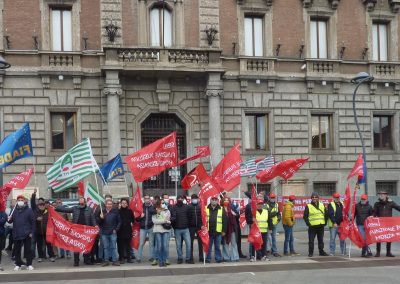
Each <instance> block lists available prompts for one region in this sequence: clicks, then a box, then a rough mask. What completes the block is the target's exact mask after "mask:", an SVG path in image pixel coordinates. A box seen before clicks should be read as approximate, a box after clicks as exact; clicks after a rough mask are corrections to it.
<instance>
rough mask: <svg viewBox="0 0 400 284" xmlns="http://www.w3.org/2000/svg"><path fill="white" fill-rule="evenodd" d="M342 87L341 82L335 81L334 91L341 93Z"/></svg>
mask: <svg viewBox="0 0 400 284" xmlns="http://www.w3.org/2000/svg"><path fill="white" fill-rule="evenodd" d="M340 87H341V84H340V82H333V93H334V94H339V90H340Z"/></svg>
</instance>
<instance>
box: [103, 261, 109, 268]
mask: <svg viewBox="0 0 400 284" xmlns="http://www.w3.org/2000/svg"><path fill="white" fill-rule="evenodd" d="M109 265H110V263H109V262H108V261H106V262H104V263H103V264H102V265H101V266H103V267H105V266H109Z"/></svg>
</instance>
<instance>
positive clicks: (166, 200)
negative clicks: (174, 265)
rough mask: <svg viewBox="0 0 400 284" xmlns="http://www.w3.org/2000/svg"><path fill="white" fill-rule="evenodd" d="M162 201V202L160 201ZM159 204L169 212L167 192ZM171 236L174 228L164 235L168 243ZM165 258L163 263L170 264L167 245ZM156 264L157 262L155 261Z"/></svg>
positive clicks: (169, 205)
mask: <svg viewBox="0 0 400 284" xmlns="http://www.w3.org/2000/svg"><path fill="white" fill-rule="evenodd" d="M162 201H164V202H162ZM161 206H166V208H167V209H168V211H169V213H170V214H171V207H172V206H171V204H170V203H169V195H168V194H167V193H163V195H162V199H161ZM171 236H173V237H174V230H171V232H170V233H169V234H167V235H165V237H166V238H168V244H169V242H170V240H171ZM166 255H167V257H166V260H165V265H170V264H171V263H170V261H169V246H167V247H166ZM156 264H157V263H156Z"/></svg>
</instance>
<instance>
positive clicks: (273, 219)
mask: <svg viewBox="0 0 400 284" xmlns="http://www.w3.org/2000/svg"><path fill="white" fill-rule="evenodd" d="M267 209H269V204H267ZM275 212H276V213H278V212H279V206H278V203H276V202H275V206H274V208H272V209H271V213H275ZM278 223H279V219H278V216H275V217H272V225H274V226H275V225H276V224H278Z"/></svg>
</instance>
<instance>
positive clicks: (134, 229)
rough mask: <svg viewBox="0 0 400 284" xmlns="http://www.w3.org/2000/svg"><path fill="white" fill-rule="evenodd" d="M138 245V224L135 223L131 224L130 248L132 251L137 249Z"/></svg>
mask: <svg viewBox="0 0 400 284" xmlns="http://www.w3.org/2000/svg"><path fill="white" fill-rule="evenodd" d="M139 244H140V223H139V222H135V223H133V224H132V239H131V247H132V248H134V249H139Z"/></svg>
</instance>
